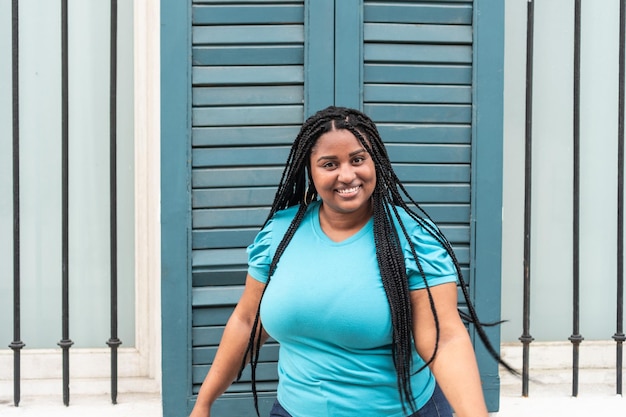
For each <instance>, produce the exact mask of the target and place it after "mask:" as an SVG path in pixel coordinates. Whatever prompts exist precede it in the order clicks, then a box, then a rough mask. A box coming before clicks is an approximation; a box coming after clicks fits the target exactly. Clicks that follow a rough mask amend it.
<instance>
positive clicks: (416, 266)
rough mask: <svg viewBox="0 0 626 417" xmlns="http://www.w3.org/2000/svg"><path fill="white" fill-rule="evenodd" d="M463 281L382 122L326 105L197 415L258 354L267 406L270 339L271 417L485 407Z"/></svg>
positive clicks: (295, 154)
mask: <svg viewBox="0 0 626 417" xmlns="http://www.w3.org/2000/svg"><path fill="white" fill-rule="evenodd" d="M405 199H408V201H410V202H411V203H412V204H413V205H415V207H416V208H415V209H414V210H412V209H411V208H409V206H408V205H407V204H406V203H405ZM415 210H417V211H415ZM307 259H312V260H314V261H313V263H312V264H310V265H307V266H303V260H305V261H306V260H307ZM457 280H458V282H459V283H460V284H461V286H464V285H465V283H464V280H463V277H462V275H461V268H460V266H459V263H458V262H457V261H456V256H455V254H454V252H453V250H452V247H451V245H450V243H449V242H448V240H447V239H446V237H445V236H444V235H443V234H442V233H441V231H440V230H439V228H438V227H437V226H436V225H435V224H434V223H433V222H432V221H431V220H430V218H429V217H428V216H427V215H426V214H425V213H424V212H423V211H422V210H421V208H420V207H419V205H417V203H416V202H415V201H413V200H412V199H411V197H410V196H409V195H408V194H407V193H406V190H405V189H404V186H403V185H402V184H401V182H400V180H399V179H398V177H397V176H396V174H395V173H394V171H393V168H392V166H391V162H390V160H389V158H388V156H387V152H386V150H385V146H384V144H383V142H382V139H381V137H380V135H379V133H378V129H377V127H376V125H375V124H374V123H373V122H372V120H371V119H370V118H369V117H368V116H366V115H365V114H363V113H361V112H359V111H357V110H353V109H348V108H342V107H332V106H331V107H328V108H326V109H324V110H321V111H319V112H318V113H316V114H315V115H313V116H311V117H310V118H309V119H307V120H306V121H305V123H304V124H303V126H302V128H301V130H300V133H299V134H298V135H297V137H296V139H295V141H294V142H293V145H292V148H291V152H290V154H289V157H288V159H287V163H286V166H285V169H284V172H283V175H282V178H281V181H280V183H279V185H278V192H277V193H276V197H275V199H274V202H273V204H272V208H271V210H270V213H269V216H268V218H267V220H266V222H265V224H264V226H263V228H262V230H261V231H260V232H259V233H258V234H257V236H256V238H255V239H254V242H253V243H252V244H251V245H250V246H249V247H248V275H247V278H246V285H245V289H244V292H243V295H242V297H241V299H240V301H239V303H238V305H237V307H236V308H235V310H234V312H233V314H232V316H231V317H230V319H229V321H228V323H227V325H226V328H225V330H224V334H223V337H222V341H221V343H220V347H219V349H218V350H217V353H216V356H215V359H214V361H213V364H212V365H211V368H210V370H209V372H208V374H207V375H206V378H205V380H204V383H203V384H202V387H201V388H200V391H199V393H198V398H197V401H196V404H195V407H194V409H193V411H192V413H191V415H192V416H193V417H207V416H209V415H210V408H211V406H212V405H213V403H214V402H215V400H216V399H217V398H218V397H219V396H220V395H221V394H222V393H223V392H224V391H225V390H226V389H227V388H228V386H229V385H230V384H231V382H232V380H233V379H235V377H236V376H237V375H238V373H239V376H241V372H242V371H243V368H245V366H246V364H247V363H248V361H250V362H251V367H252V391H253V394H254V396H255V406H256V407H257V414H258V413H259V409H258V402H257V386H256V378H255V370H256V367H257V365H258V364H259V350H260V348H261V345H262V344H263V343H264V342H265V341H266V340H267V339H268V338H269V337H270V336H271V337H272V338H274V339H275V340H276V341H278V342H279V343H280V355H279V361H278V375H279V381H278V390H277V401H276V403H275V404H274V407H273V410H272V411H271V414H270V416H274V417H277V416H293V417H304V416H316V417H318V416H329V417H330V416H337V415H341V416H359V417H363V416H366V417H374V416H380V415H385V416H395V417H400V416H409V415H410V416H417V415H419V416H420V417H431V416H439V417H451V416H452V409H451V407H450V406H452V408H454V410H455V412H456V415H457V416H459V417H463V416H487V409H486V406H485V402H484V399H483V393H482V389H481V383H480V378H479V374H478V367H477V364H476V359H475V357H474V352H473V349H472V345H471V342H470V338H469V335H468V332H467V331H466V329H465V326H464V324H463V322H462V321H461V319H460V316H459V314H458V312H457V287H456V282H457ZM467 302H468V305H469V306H470V309H469V311H470V315H471V316H472V317H471V320H472V321H473V322H474V323H475V325H476V327H477V328H478V329H480V327H481V326H480V323H479V321H478V318H477V317H476V315H475V313H474V309H473V308H472V307H471V303H470V301H469V300H467ZM484 341H485V343H486V344H487V345H489V341H488V340H487V339H485V340H484ZM489 346H490V345H489ZM495 356H496V357H497V354H496V355H495ZM497 358H498V359H499V357H497ZM448 401H449V402H448ZM418 410H419V411H418Z"/></svg>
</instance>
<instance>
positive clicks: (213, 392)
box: [190, 275, 268, 417]
mask: <svg viewBox="0 0 626 417" xmlns="http://www.w3.org/2000/svg"><path fill="white" fill-rule="evenodd" d="M264 287H265V284H263V283H261V282H259V281H257V280H255V279H254V278H252V277H251V276H250V275H248V276H247V278H246V286H245V288H244V291H243V294H242V295H241V298H240V300H239V303H238V304H237V307H235V310H234V311H233V314H232V315H231V316H230V318H229V319H228V323H226V327H225V329H224V335H223V336H222V340H221V342H220V346H219V348H218V349H217V353H216V355H215V359H214V360H213V364H212V365H211V368H210V369H209V372H208V373H207V376H206V378H205V379H204V382H203V383H202V387H201V388H200V392H199V393H198V399H197V400H196V405H195V406H194V408H193V410H192V411H191V415H190V417H208V416H209V415H210V410H211V405H212V404H213V402H215V400H216V399H217V398H218V397H219V396H220V395H222V394H223V393H224V391H226V389H227V388H228V387H229V386H230V385H231V384H232V383H233V381H234V380H235V378H236V377H237V374H238V373H239V368H240V367H241V362H242V360H243V355H244V353H245V351H246V348H247V346H248V340H249V339H250V332H251V331H252V325H253V323H254V317H255V316H256V311H257V307H258V305H259V301H260V300H261V294H262V293H263V288H264ZM267 338H268V336H267V334H266V333H265V332H263V334H262V340H261V342H262V343H265V341H266V340H267ZM247 360H249V358H248V359H247Z"/></svg>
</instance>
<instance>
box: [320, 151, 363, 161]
mask: <svg viewBox="0 0 626 417" xmlns="http://www.w3.org/2000/svg"><path fill="white" fill-rule="evenodd" d="M363 152H367V151H366V150H365V149H363V148H361V149H359V150H358V151H354V152H350V154H349V155H348V156H349V157H350V158H352V157H353V156H355V155H358V154H361V153H363ZM322 159H337V157H336V156H334V155H330V156H320V157H319V158H317V161H316V162H319V161H321V160H322Z"/></svg>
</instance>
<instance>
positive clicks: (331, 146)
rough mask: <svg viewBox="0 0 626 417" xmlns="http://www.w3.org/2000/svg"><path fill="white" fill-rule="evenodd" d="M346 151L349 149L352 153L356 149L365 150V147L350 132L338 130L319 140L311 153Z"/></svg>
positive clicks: (326, 134) (324, 135) (322, 136)
mask: <svg viewBox="0 0 626 417" xmlns="http://www.w3.org/2000/svg"><path fill="white" fill-rule="evenodd" d="M345 149H349V150H350V152H352V151H354V150H355V149H363V145H362V144H361V142H359V139H358V138H357V137H356V136H354V135H353V134H352V132H350V131H349V130H346V129H337V130H331V131H329V132H326V133H324V134H323V135H321V136H320V137H319V138H317V140H316V141H315V144H314V145H313V147H312V148H311V153H312V154H313V153H318V152H327V151H330V150H336V151H341V150H345Z"/></svg>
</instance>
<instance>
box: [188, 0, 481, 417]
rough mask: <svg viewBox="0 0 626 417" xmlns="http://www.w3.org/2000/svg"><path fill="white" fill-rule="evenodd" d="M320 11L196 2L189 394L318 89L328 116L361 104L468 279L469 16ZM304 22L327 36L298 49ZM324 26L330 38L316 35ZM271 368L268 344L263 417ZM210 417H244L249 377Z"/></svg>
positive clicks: (428, 5)
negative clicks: (331, 108)
mask: <svg viewBox="0 0 626 417" xmlns="http://www.w3.org/2000/svg"><path fill="white" fill-rule="evenodd" d="M331 3H332V2H330V1H329V0H324V1H317V0H316V1H312V0H310V1H309V3H308V4H307V8H308V11H307V12H306V13H307V16H306V18H305V6H304V2H303V1H300V2H295V1H291V0H282V1H281V0H275V1H264V0H231V1H225V0H194V1H193V8H192V20H193V28H192V38H193V45H192V63H193V67H192V83H193V86H192V105H193V107H192V126H191V128H192V146H193V149H192V161H191V165H192V179H191V183H192V210H193V211H192V226H193V230H192V237H191V239H192V248H193V253H192V261H191V263H192V281H193V289H192V309H193V310H192V311H193V315H192V324H193V329H192V345H193V346H192V362H193V368H192V371H191V372H192V380H193V389H192V392H193V393H197V391H198V389H199V384H200V383H201V382H202V380H203V379H204V377H205V375H206V372H207V371H208V369H209V368H210V366H211V363H212V361H213V358H214V357H215V352H216V350H217V344H218V343H219V340H220V338H221V335H222V332H223V329H224V325H225V323H226V321H227V319H228V317H229V316H230V314H231V312H232V310H233V308H234V305H235V303H236V302H237V300H238V298H239V296H240V294H241V291H242V290H243V284H244V281H245V275H246V270H247V265H246V263H247V255H246V252H245V248H246V246H247V245H248V244H249V243H250V242H251V241H252V239H253V238H254V236H255V235H256V233H257V231H258V228H259V226H260V225H261V224H262V223H263V221H264V220H265V218H266V216H267V213H268V212H269V205H270V204H271V202H272V200H273V198H274V195H275V192H276V184H277V182H278V180H279V179H280V174H281V172H282V169H283V164H284V162H285V159H286V157H287V154H288V152H289V146H290V145H291V142H292V140H293V138H294V137H295V136H296V134H297V132H298V129H299V126H300V124H301V123H302V121H303V118H304V117H303V116H304V112H305V111H307V112H308V113H311V112H313V111H315V110H318V108H317V107H319V106H318V104H320V105H328V104H331V103H330V102H327V101H328V100H327V99H326V97H329V95H328V91H327V90H328V89H329V88H330V89H334V99H335V102H336V103H337V104H339V105H343V104H344V103H355V102H358V103H359V104H361V105H362V109H363V110H364V111H365V112H366V113H367V114H368V115H370V116H371V117H372V119H373V120H374V121H375V122H376V123H377V125H378V127H379V130H380V132H381V135H382V137H383V138H384V139H385V141H386V143H387V147H388V151H389V155H390V157H391V159H392V162H393V164H394V167H395V169H396V172H397V174H398V176H399V177H400V178H401V180H402V181H403V182H404V184H405V186H406V189H407V191H408V192H409V194H410V195H411V196H412V198H414V199H415V200H416V201H418V202H419V203H420V204H421V206H422V207H423V208H424V209H425V210H426V211H427V212H428V213H429V215H431V217H433V219H435V221H437V222H438V224H439V225H440V226H441V228H442V230H443V232H444V233H445V234H446V236H447V237H448V239H449V240H450V241H451V242H452V244H453V246H454V248H455V251H456V254H457V257H458V259H459V262H460V263H461V266H462V272H463V273H464V275H465V277H466V278H469V271H470V263H471V256H472V250H471V248H470V242H471V227H470V213H471V206H470V202H471V160H472V147H471V146H472V110H473V109H472V99H473V96H472V94H473V92H472V60H473V39H472V36H473V35H472V34H473V29H472V20H473V13H474V12H473V5H472V2H471V1H458V0H455V1H452V0H451V1H445V0H440V1H409V0H405V1H402V0H398V1H384V2H383V1H368V0H364V1H363V6H362V7H363V11H362V14H361V12H360V10H358V9H357V8H356V5H357V4H358V5H359V7H360V3H361V2H360V0H358V1H357V0H351V1H344V0H337V1H335V3H334V4H335V9H334V11H327V10H326V9H328V10H331V9H332V8H331V7H329V5H330V4H331ZM328 13H331V14H332V13H335V16H337V19H334V18H333V19H327V18H326V17H327V15H328ZM322 17H324V19H321V18H322ZM344 18H345V19H344ZM305 19H313V20H316V21H317V20H319V21H320V22H322V24H317V25H315V26H316V27H317V28H318V29H316V30H318V31H321V32H323V35H324V36H316V37H314V39H306V37H307V35H306V33H307V31H306V30H305V28H304V24H305V23H304V22H305ZM360 19H362V20H360ZM333 21H334V22H335V23H334V25H335V26H334V34H332V36H331V34H330V33H327V32H329V31H330V32H332V29H331V28H330V26H329V27H324V26H323V25H324V24H328V25H333V23H332V22H333ZM329 22H330V23H329ZM319 28H324V30H323V31H322V30H321V29H319ZM327 29H329V30H327ZM357 33H358V34H357ZM328 37H334V42H335V44H334V45H335V47H334V51H333V48H330V47H328V42H329V39H330V38H328ZM327 38H328V39H327ZM307 42H309V44H308V45H306V47H305V44H306V43H307ZM355 51H359V56H360V61H361V67H358V68H354V64H353V62H354V60H353V58H354V57H355V54H356V53H355ZM305 54H308V55H307V58H306V59H307V61H308V65H309V66H308V67H307V68H305V62H304V61H305ZM321 54H326V55H325V56H324V58H322V59H319V57H318V56H319V55H321ZM316 58H318V59H316ZM331 61H332V62H331ZM358 61H359V59H357V62H358ZM327 62H328V63H327ZM328 65H331V66H332V68H333V70H332V71H328V68H327V66H328ZM331 74H334V78H333V79H329V76H331ZM305 79H306V80H307V83H308V84H307V86H306V88H308V89H309V90H310V91H306V89H305V85H304V83H305ZM333 80H334V83H333ZM346 96H350V97H346ZM357 96H358V97H357ZM330 97H332V96H330ZM331 100H332V98H331ZM305 102H307V104H308V105H309V106H310V107H311V108H307V109H305V105H304V103H305ZM313 107H315V108H313ZM277 357H278V346H277V345H276V344H275V343H273V342H271V341H270V343H268V345H266V347H264V349H263V350H262V352H261V362H262V363H260V364H259V368H258V389H259V392H260V393H261V398H260V405H261V412H262V413H265V414H267V412H268V410H269V408H270V407H271V404H272V402H273V399H274V395H275V394H274V391H275V384H276V378H277V375H276V366H275V361H276V360H277ZM212 415H213V416H215V417H220V416H232V415H238V416H253V415H254V411H253V405H252V400H251V394H250V375H249V371H248V370H246V371H245V372H244V375H243V377H242V380H241V381H240V382H238V383H235V384H233V385H232V386H231V387H230V388H229V389H228V391H227V393H226V394H225V395H224V396H223V397H221V398H220V399H219V400H218V402H217V403H216V404H215V406H214V408H213V410H212Z"/></svg>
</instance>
